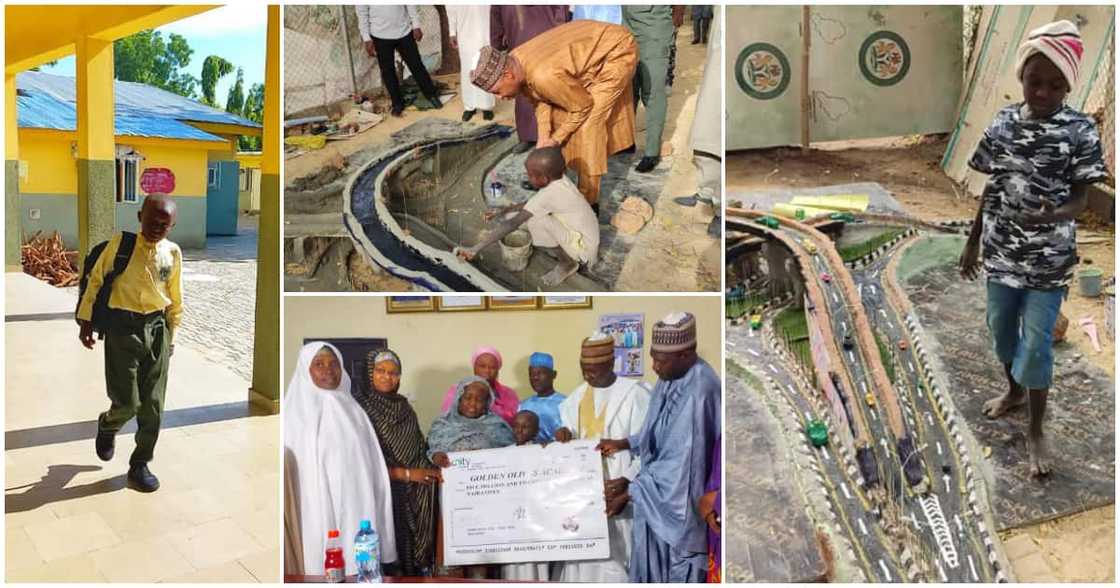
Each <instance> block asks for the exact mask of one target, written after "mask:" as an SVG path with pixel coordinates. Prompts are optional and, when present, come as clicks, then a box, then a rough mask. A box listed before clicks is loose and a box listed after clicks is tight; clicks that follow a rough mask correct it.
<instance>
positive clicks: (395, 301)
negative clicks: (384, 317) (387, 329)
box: [385, 296, 436, 313]
mask: <svg viewBox="0 0 1120 588" xmlns="http://www.w3.org/2000/svg"><path fill="white" fill-rule="evenodd" d="M435 309H436V301H435V297H434V296H386V297H385V312H389V313H393V312H427V311H432V310H435Z"/></svg>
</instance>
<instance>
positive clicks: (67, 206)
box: [19, 193, 206, 249]
mask: <svg viewBox="0 0 1120 588" xmlns="http://www.w3.org/2000/svg"><path fill="white" fill-rule="evenodd" d="M174 198H175V203H176V204H177V205H178V207H179V220H178V221H177V222H176V224H175V228H174V229H172V230H171V235H170V237H169V238H170V239H171V240H172V241H174V242H176V243H178V244H179V246H180V247H182V248H184V249H200V248H203V247H205V246H206V199H205V198H197V197H181V196H175V197H174ZM19 199H20V230H21V233H22V239H23V240H26V239H27V238H29V237H30V236H31V235H33V234H35V232H36V231H42V232H43V234H44V235H50V234H51V233H53V232H54V231H58V232H59V234H60V235H62V241H63V243H64V244H65V245H66V247H67V248H69V249H76V248H77V246H78V199H77V197H76V196H75V195H74V194H26V193H21V194H20V195H19ZM32 210H37V211H39V219H37V220H34V219H32V218H31V211H32ZM139 210H140V204H139V203H137V204H131V203H124V202H121V203H117V205H116V212H115V215H116V228H117V230H119V231H133V232H136V231H139V230H140V223H139V221H138V220H137V218H136V213H137V212H139Z"/></svg>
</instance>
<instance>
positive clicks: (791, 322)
mask: <svg viewBox="0 0 1120 588" xmlns="http://www.w3.org/2000/svg"><path fill="white" fill-rule="evenodd" d="M774 332H775V333H777V335H778V338H779V339H781V340H782V342H784V343H785V344H786V347H788V348H789V350H790V351H791V352H792V353H793V356H794V357H796V358H797V361H798V362H800V363H801V365H802V366H803V367H805V369H806V370H808V371H809V373H814V372H815V370H814V368H813V354H812V352H811V351H810V350H809V325H808V324H807V323H806V322H805V309H803V308H792V307H790V308H786V309H783V310H782V311H781V312H779V313H778V314H777V316H775V317H774Z"/></svg>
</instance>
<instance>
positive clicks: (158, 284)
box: [78, 233, 183, 335]
mask: <svg viewBox="0 0 1120 588" xmlns="http://www.w3.org/2000/svg"><path fill="white" fill-rule="evenodd" d="M120 244H121V234H120V233H117V234H116V235H114V236H113V238H112V239H109V243H108V244H106V245H105V249H104V250H103V251H102V252H101V255H100V256H99V257H98V258H97V262H96V263H94V264H93V269H91V270H90V272H89V282H88V283H87V284H86V293H85V296H83V297H82V303H81V305H80V306H79V307H78V318H79V319H81V320H85V321H88V320H90V317H91V316H92V315H93V303H94V302H95V301H96V300H97V291H98V290H100V289H101V284H102V283H103V282H104V280H105V276H106V275H107V274H108V273H109V272H110V271H112V269H113V258H114V257H116V255H117V249H119V248H120ZM182 274H183V252H182V251H180V250H179V246H178V245H176V244H175V243H172V242H171V241H169V240H167V239H164V240H162V241H160V242H159V243H152V242H150V241H148V240H147V239H145V238H144V235H143V234H140V233H137V235H136V247H135V248H134V249H133V250H132V257H130V258H129V260H128V267H126V268H125V269H124V271H123V272H121V274H120V275H119V276H117V279H116V280H115V281H114V282H113V292H112V293H111V294H109V308H116V309H119V310H128V311H132V312H137V313H140V314H149V313H152V312H156V311H159V310H163V311H165V314H166V317H167V325H168V327H169V328H170V329H171V333H172V335H174V333H175V330H176V329H178V328H179V322H180V321H181V320H182V318H183V283H182Z"/></svg>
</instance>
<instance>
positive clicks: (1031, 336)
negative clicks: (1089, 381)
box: [988, 280, 1066, 390]
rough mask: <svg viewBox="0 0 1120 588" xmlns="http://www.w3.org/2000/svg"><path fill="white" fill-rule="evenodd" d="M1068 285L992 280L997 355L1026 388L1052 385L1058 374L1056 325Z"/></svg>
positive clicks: (990, 312) (990, 313)
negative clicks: (1023, 285)
mask: <svg viewBox="0 0 1120 588" xmlns="http://www.w3.org/2000/svg"><path fill="white" fill-rule="evenodd" d="M1065 293H1066V288H1055V289H1053V290H1032V289H1030V288H1011V287H1009V286H1004V285H1003V284H997V283H996V282H993V281H991V280H988V330H989V331H990V332H991V333H992V342H993V346H994V347H995V352H996V357H998V358H999V361H1000V362H1001V363H1003V364H1004V365H1010V366H1011V376H1012V377H1013V378H1015V381H1016V382H1018V383H1019V385H1021V386H1023V387H1024V388H1028V389H1033V390H1039V389H1042V388H1049V387H1050V383H1051V381H1052V380H1053V376H1054V351H1053V346H1054V324H1055V323H1056V322H1057V321H1058V310H1059V309H1060V308H1061V306H1062V299H1063V298H1065Z"/></svg>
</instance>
